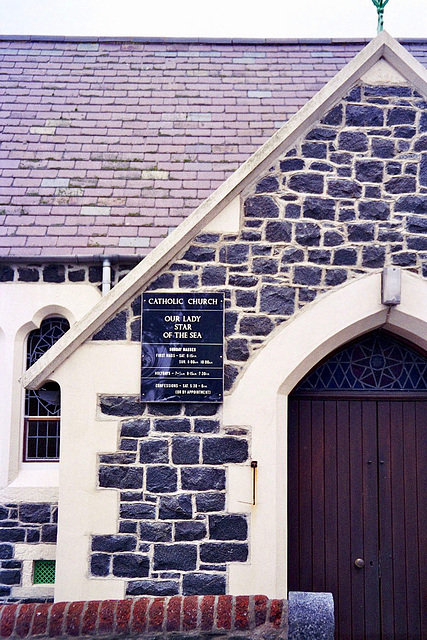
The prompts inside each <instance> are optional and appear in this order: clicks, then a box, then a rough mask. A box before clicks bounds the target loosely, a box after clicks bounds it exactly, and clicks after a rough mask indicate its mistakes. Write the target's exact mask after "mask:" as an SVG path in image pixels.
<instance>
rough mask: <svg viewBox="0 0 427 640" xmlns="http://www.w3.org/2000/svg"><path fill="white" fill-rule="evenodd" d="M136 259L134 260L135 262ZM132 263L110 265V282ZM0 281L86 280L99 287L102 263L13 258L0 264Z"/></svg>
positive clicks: (59, 282)
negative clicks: (15, 261) (61, 262)
mask: <svg viewBox="0 0 427 640" xmlns="http://www.w3.org/2000/svg"><path fill="white" fill-rule="evenodd" d="M137 262H138V259H136V260H135V264H136V263H137ZM132 266H133V265H129V264H116V265H112V266H111V282H112V284H113V285H115V284H117V283H118V282H119V280H121V279H122V278H123V277H124V276H125V275H126V274H127V273H129V271H130V270H131V268H132ZM0 282H13V283H16V282H39V283H50V284H62V283H67V284H73V283H76V282H77V283H85V282H88V283H90V284H93V285H95V286H98V287H100V285H101V282H102V264H99V263H98V264H95V265H91V264H84V263H83V264H77V263H75V264H68V263H64V264H60V263H54V264H42V263H40V262H38V261H37V259H35V260H34V259H33V260H31V259H28V262H20V263H19V264H14V263H13V258H11V259H10V261H8V262H7V263H2V264H0Z"/></svg>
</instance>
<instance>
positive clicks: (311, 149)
mask: <svg viewBox="0 0 427 640" xmlns="http://www.w3.org/2000/svg"><path fill="white" fill-rule="evenodd" d="M301 153H302V155H303V156H304V157H305V158H317V159H319V160H320V159H321V160H324V159H325V158H326V156H327V146H326V144H324V143H323V142H305V143H303V144H302V145H301ZM297 191H298V189H297Z"/></svg>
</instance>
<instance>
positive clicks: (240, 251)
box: [219, 243, 249, 264]
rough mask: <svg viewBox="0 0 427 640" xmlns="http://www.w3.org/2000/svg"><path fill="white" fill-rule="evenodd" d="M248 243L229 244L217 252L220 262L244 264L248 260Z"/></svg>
mask: <svg viewBox="0 0 427 640" xmlns="http://www.w3.org/2000/svg"><path fill="white" fill-rule="evenodd" d="M248 257H249V245H248V244H238V243H237V244H229V245H227V246H225V247H222V249H221V250H220V252H219V259H220V262H226V263H227V264H244V263H245V262H247V261H248Z"/></svg>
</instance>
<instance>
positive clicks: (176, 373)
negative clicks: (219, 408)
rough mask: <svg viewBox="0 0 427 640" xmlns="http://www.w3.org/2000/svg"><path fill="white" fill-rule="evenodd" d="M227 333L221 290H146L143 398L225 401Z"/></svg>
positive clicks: (143, 322) (144, 300)
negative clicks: (164, 291) (224, 377)
mask: <svg viewBox="0 0 427 640" xmlns="http://www.w3.org/2000/svg"><path fill="white" fill-rule="evenodd" d="M223 336H224V294H223V293H159V292H157V291H156V292H151V293H144V294H143V295H142V373H141V399H142V400H143V401H145V402H221V401H222V398H223V361H224V357H223Z"/></svg>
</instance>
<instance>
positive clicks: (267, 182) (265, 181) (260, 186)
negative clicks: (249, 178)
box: [255, 176, 279, 193]
mask: <svg viewBox="0 0 427 640" xmlns="http://www.w3.org/2000/svg"><path fill="white" fill-rule="evenodd" d="M278 188H279V181H278V179H277V178H276V176H266V177H265V178H262V179H261V180H260V181H259V182H258V183H257V185H256V188H255V193H271V192H272V191H277V190H278Z"/></svg>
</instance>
